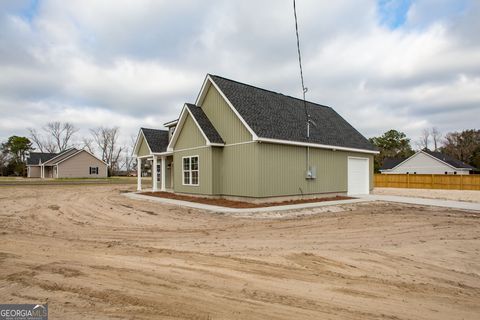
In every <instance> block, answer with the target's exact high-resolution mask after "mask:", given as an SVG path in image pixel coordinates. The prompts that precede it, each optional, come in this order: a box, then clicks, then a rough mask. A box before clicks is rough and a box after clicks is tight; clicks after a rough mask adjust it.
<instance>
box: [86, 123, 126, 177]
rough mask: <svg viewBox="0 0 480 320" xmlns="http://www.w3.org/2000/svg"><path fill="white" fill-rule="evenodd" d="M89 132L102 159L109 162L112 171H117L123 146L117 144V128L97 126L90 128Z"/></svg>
mask: <svg viewBox="0 0 480 320" xmlns="http://www.w3.org/2000/svg"><path fill="white" fill-rule="evenodd" d="M90 132H91V133H92V137H93V140H94V141H95V143H96V144H97V146H98V148H99V150H100V152H101V154H102V160H103V161H105V162H106V163H108V164H109V166H110V170H111V171H112V173H113V172H116V171H118V170H119V165H120V163H119V159H120V155H121V153H122V150H123V147H119V146H118V145H117V140H118V134H119V128H118V127H113V128H105V127H98V128H95V129H90Z"/></svg>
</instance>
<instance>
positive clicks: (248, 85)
mask: <svg viewBox="0 0 480 320" xmlns="http://www.w3.org/2000/svg"><path fill="white" fill-rule="evenodd" d="M207 76H210V78H212V80H214V81H215V79H214V78H218V79H222V80H226V81H230V82H234V83H236V84H239V85H242V86H247V87H251V88H253V89H257V90H262V91H265V92H267V93H273V94H278V95H281V96H284V97H285V98H290V99H295V100H299V101H302V102H303V99H302V98H298V97H293V96H289V95H287V94H283V93H281V92H277V91H273V90H268V89H265V88H260V87H257V86H254V85H252V84H248V83H245V82H240V81H237V80H233V79H229V78H225V77H222V76H219V75H216V74H211V73H207ZM305 102H307V104H310V105H313V106H317V107H322V108H329V109H331V107H329V106H327V105H324V104H320V103H316V102H312V101H309V100H305ZM307 107H308V106H307Z"/></svg>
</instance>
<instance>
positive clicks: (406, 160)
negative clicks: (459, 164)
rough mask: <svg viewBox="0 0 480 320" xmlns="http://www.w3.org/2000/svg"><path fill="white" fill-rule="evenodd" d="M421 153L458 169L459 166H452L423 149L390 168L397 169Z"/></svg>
mask: <svg viewBox="0 0 480 320" xmlns="http://www.w3.org/2000/svg"><path fill="white" fill-rule="evenodd" d="M420 153H423V154H425V155H427V156H429V157H430V158H432V159H433V160H437V161H438V162H440V163H442V164H444V165H446V166H448V167H450V168H452V169H454V170H458V168H455V167H454V166H452V165H450V164H448V163H446V162H444V161H442V160H440V159H438V158H436V157H434V156H432V155H430V154H428V153H426V152H425V151H423V150H419V151H417V152H415V153H414V154H412V155H411V156H410V157H408V158H407V159H405V160H403V161H402V162H400V163H399V164H397V165H396V166H395V167H393V168H391V169H390V170H391V171H393V170H394V169H396V168H397V167H399V166H401V165H402V164H404V163H406V162H408V161H410V159H413V158H415V157H416V156H417V155H418V154H420Z"/></svg>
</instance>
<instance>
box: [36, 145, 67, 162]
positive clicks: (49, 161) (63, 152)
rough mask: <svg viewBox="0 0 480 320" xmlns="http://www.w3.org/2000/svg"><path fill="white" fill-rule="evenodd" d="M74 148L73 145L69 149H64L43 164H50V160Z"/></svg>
mask: <svg viewBox="0 0 480 320" xmlns="http://www.w3.org/2000/svg"><path fill="white" fill-rule="evenodd" d="M72 149H73V147H72V148H68V149H67V150H64V151H63V152H59V153H58V154H57V155H56V156H55V157H53V158H51V159H49V160H47V161H45V162H44V163H43V164H47V165H48V164H49V162H50V161H53V160H55V159H56V158H58V157H60V156H61V155H63V154H65V153H66V152H67V151H69V150H72Z"/></svg>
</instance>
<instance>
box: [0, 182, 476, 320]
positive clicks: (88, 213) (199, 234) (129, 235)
mask: <svg viewBox="0 0 480 320" xmlns="http://www.w3.org/2000/svg"><path fill="white" fill-rule="evenodd" d="M133 188H134V186H132V185H123V186H122V185H102V186H91V185H86V186H31V187H27V186H19V187H1V188H0V303H35V302H48V303H49V311H50V317H51V319H397V320H398V319H479V318H480V219H479V218H480V214H479V213H473V212H462V211H458V210H447V209H440V208H426V207H417V206H407V205H400V204H387V203H376V204H372V203H370V204H365V203H364V204H356V205H348V206H344V207H339V206H336V207H332V208H330V209H331V210H326V209H325V208H322V210H319V211H318V214H312V213H315V212H312V209H309V210H308V211H306V212H305V213H306V214H305V215H304V216H302V215H301V213H295V214H293V215H296V217H295V218H293V215H292V216H291V217H289V215H285V214H284V215H282V217H283V218H282V219H269V218H266V217H265V215H263V216H262V218H261V219H259V218H251V217H250V218H248V217H245V216H243V217H242V218H239V217H234V216H231V215H221V214H212V213H207V212H202V211H196V210H193V209H184V208H179V207H174V206H167V205H160V204H158V203H150V202H141V201H136V200H129V199H127V198H126V197H124V196H122V195H121V193H122V192H125V191H126V190H133ZM328 211H330V212H328Z"/></svg>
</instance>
